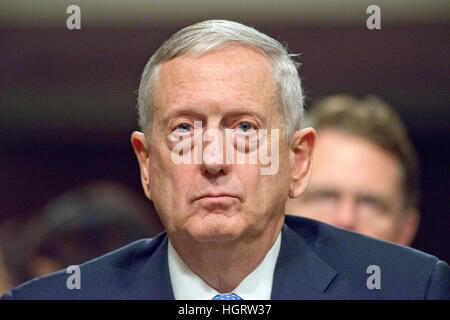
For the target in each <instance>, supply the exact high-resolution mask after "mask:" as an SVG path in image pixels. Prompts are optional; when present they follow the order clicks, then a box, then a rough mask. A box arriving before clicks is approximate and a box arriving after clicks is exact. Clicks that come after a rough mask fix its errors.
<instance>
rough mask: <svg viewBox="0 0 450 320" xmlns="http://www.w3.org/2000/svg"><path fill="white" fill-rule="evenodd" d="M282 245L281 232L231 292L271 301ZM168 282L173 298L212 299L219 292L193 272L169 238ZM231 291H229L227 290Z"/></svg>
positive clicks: (242, 296) (249, 298) (250, 298)
mask: <svg viewBox="0 0 450 320" xmlns="http://www.w3.org/2000/svg"><path fill="white" fill-rule="evenodd" d="M280 245H281V232H280V234H279V235H278V238H277V240H276V241H275V243H274V245H273V246H272V248H270V250H269V252H267V254H266V256H265V257H264V259H263V260H262V261H261V263H260V264H259V265H258V266H257V267H256V269H255V270H253V271H252V272H251V273H250V274H249V275H248V276H247V277H245V279H244V280H242V282H241V283H240V284H239V285H238V286H237V287H236V288H235V289H234V290H233V291H232V293H235V294H237V295H238V296H240V297H241V298H242V299H244V300H270V295H271V293H272V282H273V274H274V271H275V265H276V263H277V259H278V253H279V252H280ZM168 260H169V273H170V281H171V283H172V290H173V295H174V297H175V299H176V300H211V299H212V298H213V297H215V296H216V295H217V294H219V292H217V291H216V290H214V289H213V288H211V287H210V286H209V285H208V284H207V283H206V282H204V281H203V280H202V279H201V278H200V277H199V276H197V275H196V274H195V273H194V272H192V271H191V270H190V269H189V267H188V266H186V264H185V263H184V262H183V260H182V259H181V257H180V256H179V255H178V253H177V252H176V251H175V249H174V248H173V247H172V244H171V243H170V240H169V245H168ZM229 293H231V292H229Z"/></svg>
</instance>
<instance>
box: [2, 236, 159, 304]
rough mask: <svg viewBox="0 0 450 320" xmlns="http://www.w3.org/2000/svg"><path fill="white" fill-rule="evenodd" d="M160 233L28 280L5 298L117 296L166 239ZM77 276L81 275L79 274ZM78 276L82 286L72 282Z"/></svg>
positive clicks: (53, 298)
mask: <svg viewBox="0 0 450 320" xmlns="http://www.w3.org/2000/svg"><path fill="white" fill-rule="evenodd" d="M164 238H165V234H164V233H161V234H159V235H158V236H156V237H155V238H153V239H142V240H137V241H135V242H132V243H130V244H128V245H126V246H124V247H121V248H119V249H116V250H114V251H111V252H109V253H107V254H105V255H102V256H100V257H97V258H94V259H92V260H89V261H87V262H85V263H83V264H80V265H78V266H75V267H71V268H69V267H68V268H66V269H62V270H59V271H56V272H54V273H51V274H48V275H45V276H42V277H38V278H35V279H32V280H29V281H27V282H25V283H23V284H21V285H19V286H17V287H16V288H14V289H12V290H11V291H9V292H7V293H5V294H4V295H3V297H2V299H30V300H31V299H38V300H47V299H50V300H59V299H96V298H101V299H107V298H109V297H110V298H113V297H115V296H117V295H118V294H119V293H120V292H121V291H122V290H123V289H124V288H125V287H126V285H127V283H128V282H129V280H130V279H131V278H132V277H133V276H134V275H135V273H136V272H137V271H139V269H140V268H141V267H142V266H143V264H144V263H145V262H146V261H147V259H148V258H149V257H151V255H152V254H153V252H154V251H155V250H156V248H158V247H159V245H160V244H161V242H162V241H163V240H164ZM77 274H78V275H77ZM77 276H79V279H80V283H81V285H80V287H81V288H76V287H75V288H72V289H70V287H71V286H70V285H69V282H71V281H75V280H76V279H75V277H77Z"/></svg>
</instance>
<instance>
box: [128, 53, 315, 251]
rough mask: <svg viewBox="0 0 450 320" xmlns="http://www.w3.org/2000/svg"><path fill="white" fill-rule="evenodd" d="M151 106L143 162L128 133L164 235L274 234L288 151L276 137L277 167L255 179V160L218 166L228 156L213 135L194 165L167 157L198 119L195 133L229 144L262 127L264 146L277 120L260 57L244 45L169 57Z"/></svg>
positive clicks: (288, 175) (229, 236) (280, 219)
mask: <svg viewBox="0 0 450 320" xmlns="http://www.w3.org/2000/svg"><path fill="white" fill-rule="evenodd" d="M154 101H155V109H154V113H153V131H152V135H151V140H150V148H149V151H148V158H147V155H145V152H143V151H142V150H139V148H140V147H139V143H138V142H136V141H137V140H138V139H142V136H139V135H137V134H136V133H135V134H133V137H132V140H134V141H133V145H134V146H135V150H136V153H137V154H138V158H140V164H141V176H142V175H143V185H144V189H145V190H146V193H147V196H148V197H149V198H151V199H152V200H153V203H154V205H155V208H156V210H157V212H158V214H159V215H160V217H161V220H162V221H163V223H164V225H165V228H166V230H167V231H168V233H169V235H173V236H175V235H176V236H177V237H189V238H190V239H195V240H196V241H203V242H204V241H228V240H233V239H239V238H240V237H244V236H246V237H247V239H249V238H252V237H253V238H256V237H259V236H261V235H262V234H263V233H267V234H269V235H270V234H275V232H276V230H277V229H280V228H281V225H282V222H283V219H284V206H285V201H286V199H287V197H288V194H289V188H290V181H291V170H290V164H289V148H288V145H287V143H286V140H285V139H284V136H283V135H282V133H281V132H280V134H279V137H280V139H279V140H277V143H278V145H279V146H278V151H279V159H278V160H279V165H278V170H277V172H276V173H275V174H271V175H262V174H261V171H260V169H261V167H263V166H262V165H261V164H260V163H259V161H258V163H256V164H255V163H254V164H250V163H248V161H247V162H246V163H245V164H238V163H236V161H234V162H233V163H231V164H226V163H225V161H224V159H225V158H224V157H223V156H220V154H221V152H220V151H223V154H225V153H226V152H229V150H225V146H226V147H229V146H230V144H227V143H226V142H224V143H223V145H222V146H221V145H220V143H219V141H218V140H219V138H218V137H215V138H214V139H212V140H210V141H205V140H203V141H202V143H203V144H202V147H201V150H202V153H203V159H202V163H200V164H195V163H192V164H185V163H178V164H177V163H174V161H173V154H172V155H171V153H172V152H173V150H174V148H175V147H176V145H177V144H178V141H179V139H180V138H183V137H185V136H191V137H192V136H193V135H194V126H195V123H194V122H195V121H201V126H202V130H203V132H204V131H205V130H210V129H211V130H213V131H214V130H215V131H216V132H222V133H223V134H224V136H225V130H226V129H228V130H230V132H232V134H233V135H234V137H235V138H237V139H242V137H245V136H247V137H251V136H255V135H257V130H258V129H262V128H265V129H268V140H269V141H270V136H271V135H272V131H270V130H271V129H278V130H279V129H280V116H279V112H278V107H277V102H276V101H277V100H276V94H275V86H274V83H273V78H272V75H271V70H270V64H269V61H268V60H267V58H266V57H264V56H263V55H261V54H259V53H257V52H255V51H253V50H250V49H248V48H245V47H230V48H226V49H224V50H220V51H213V52H209V53H207V54H204V55H201V56H199V57H189V56H182V57H177V58H175V59H173V60H170V61H168V62H166V63H164V64H163V65H162V67H161V70H160V73H159V79H158V82H157V87H156V92H155V100H154ZM174 137H175V139H174ZM312 140H314V139H312ZM195 143H196V142H194V143H193V144H192V145H194V144H195ZM269 144H270V142H269ZM232 145H235V144H233V143H232ZM141 147H142V146H141ZM270 148H271V147H269V148H268V150H270ZM251 152H255V150H253V151H252V150H246V151H245V153H246V154H247V156H248V155H249V154H250V153H251ZM306 153H308V152H306ZM139 154H141V155H139ZM236 156H237V150H235V158H234V159H235V160H236ZM308 157H309V154H307V155H306V158H307V161H309V158H308ZM272 160H274V159H272ZM224 163H225V164H224ZM308 167H309V166H308ZM142 172H143V173H142Z"/></svg>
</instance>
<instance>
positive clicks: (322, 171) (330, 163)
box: [311, 129, 401, 196]
mask: <svg viewBox="0 0 450 320" xmlns="http://www.w3.org/2000/svg"><path fill="white" fill-rule="evenodd" d="M312 168H313V169H312V176H311V185H313V184H315V185H316V186H317V185H321V186H327V187H331V188H335V189H339V190H341V191H347V192H357V191H360V192H375V193H378V194H386V195H390V196H400V181H401V180H400V178H401V175H400V174H401V170H400V163H399V161H398V160H397V159H396V158H395V156H393V155H392V154H390V153H389V152H387V151H385V150H383V149H382V148H380V147H379V146H377V145H375V144H374V143H372V142H370V141H368V140H366V139H364V138H361V137H357V136H354V135H350V134H346V133H343V132H340V131H338V130H335V129H322V130H320V131H319V132H318V139H317V145H316V149H315V151H314V156H313V165H312Z"/></svg>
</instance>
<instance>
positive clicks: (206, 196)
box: [194, 193, 238, 201]
mask: <svg viewBox="0 0 450 320" xmlns="http://www.w3.org/2000/svg"><path fill="white" fill-rule="evenodd" d="M230 198H234V199H238V197H237V196H235V195H232V194H228V193H217V194H212V193H208V194H204V195H201V196H200V197H197V198H196V199H195V200H194V201H197V200H202V199H205V200H208V199H211V200H218V201H220V200H226V199H230Z"/></svg>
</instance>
